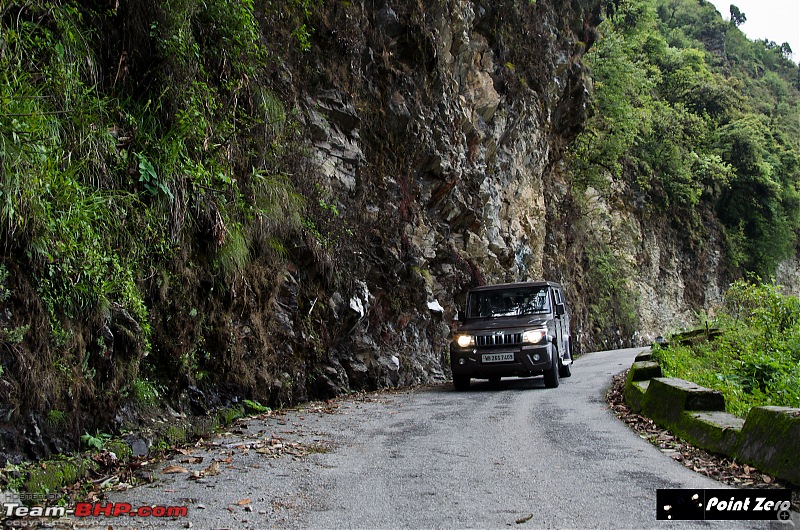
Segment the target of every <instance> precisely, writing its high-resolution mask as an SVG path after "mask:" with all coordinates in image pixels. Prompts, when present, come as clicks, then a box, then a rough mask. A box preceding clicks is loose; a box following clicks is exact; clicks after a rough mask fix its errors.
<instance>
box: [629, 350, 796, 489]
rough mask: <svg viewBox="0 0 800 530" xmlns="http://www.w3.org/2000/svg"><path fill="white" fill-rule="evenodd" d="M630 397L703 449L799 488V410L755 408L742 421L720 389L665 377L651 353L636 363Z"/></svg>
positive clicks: (640, 409) (663, 424) (641, 409)
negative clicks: (727, 457)
mask: <svg viewBox="0 0 800 530" xmlns="http://www.w3.org/2000/svg"><path fill="white" fill-rule="evenodd" d="M625 401H626V403H627V404H628V406H629V407H631V409H632V410H633V411H634V412H637V413H640V414H642V415H643V416H647V417H649V418H651V419H652V420H653V421H655V422H656V424H658V425H659V426H661V427H664V428H667V429H669V430H671V431H673V432H674V433H675V434H677V435H678V436H680V437H682V438H684V439H686V440H688V441H690V442H691V443H692V444H694V445H696V446H698V447H702V448H703V449H706V450H708V451H711V452H714V453H718V454H723V455H727V456H729V457H732V458H736V459H737V460H738V461H740V462H745V463H747V464H750V465H752V466H753V467H756V468H758V469H760V470H761V471H763V472H765V473H769V474H771V475H774V476H776V477H778V478H781V479H783V480H786V481H788V482H791V483H792V484H794V485H795V486H800V409H795V408H788V407H753V408H752V409H751V410H750V412H749V413H748V415H747V418H746V419H744V420H743V419H741V418H739V417H736V416H734V415H733V414H729V413H727V412H725V398H724V397H723V395H722V394H720V393H719V392H717V391H716V390H711V389H708V388H704V387H702V386H699V385H696V384H694V383H690V382H689V381H684V380H683V379H674V378H669V377H662V373H661V367H660V366H659V365H658V363H657V362H655V361H652V360H651V357H650V352H644V353H642V354H640V355H639V356H637V357H636V362H634V363H633V365H632V366H631V370H630V372H628V378H627V380H626V382H625Z"/></svg>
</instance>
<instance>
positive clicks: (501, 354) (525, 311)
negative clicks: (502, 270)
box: [450, 282, 572, 390]
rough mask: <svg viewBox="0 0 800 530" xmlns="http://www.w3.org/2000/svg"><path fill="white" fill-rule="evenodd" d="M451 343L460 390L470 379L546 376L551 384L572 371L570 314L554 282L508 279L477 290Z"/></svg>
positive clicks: (552, 385) (451, 363) (472, 294)
mask: <svg viewBox="0 0 800 530" xmlns="http://www.w3.org/2000/svg"><path fill="white" fill-rule="evenodd" d="M458 321H459V327H458V330H457V331H456V333H455V335H454V337H453V342H452V343H451V344H450V366H451V368H452V370H453V385H454V386H455V388H456V390H467V389H469V381H470V378H476V379H488V380H489V381H492V382H497V381H500V378H501V377H504V376H517V377H529V376H534V375H540V374H543V375H544V384H545V386H546V387H548V388H555V387H557V386H558V379H559V377H569V376H570V375H571V368H570V365H571V364H572V348H571V346H570V334H569V333H570V331H569V314H568V313H567V305H566V301H565V300H564V289H563V288H562V287H561V285H559V284H557V283H553V282H525V283H506V284H499V285H485V286H483V287H476V288H474V289H472V290H471V291H470V292H469V293H468V295H467V307H466V310H465V311H464V312H463V313H459V316H458Z"/></svg>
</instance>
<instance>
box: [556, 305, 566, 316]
mask: <svg viewBox="0 0 800 530" xmlns="http://www.w3.org/2000/svg"><path fill="white" fill-rule="evenodd" d="M566 312H567V306H566V305H564V303H560V304H556V316H557V317H560V316H563V315H564V314H566Z"/></svg>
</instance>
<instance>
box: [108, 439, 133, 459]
mask: <svg viewBox="0 0 800 530" xmlns="http://www.w3.org/2000/svg"><path fill="white" fill-rule="evenodd" d="M105 449H106V450H107V451H110V452H112V453H114V454H115V455H116V456H117V458H118V459H119V460H123V461H124V460H128V459H129V458H130V457H131V455H133V450H132V449H131V446H130V445H128V444H127V443H126V442H125V441H124V440H111V441H109V442H106V444H105Z"/></svg>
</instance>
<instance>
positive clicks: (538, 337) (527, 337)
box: [522, 329, 547, 344]
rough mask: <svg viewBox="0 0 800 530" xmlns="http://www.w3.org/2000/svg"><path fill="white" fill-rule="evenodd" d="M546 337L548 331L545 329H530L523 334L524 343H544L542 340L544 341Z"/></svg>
mask: <svg viewBox="0 0 800 530" xmlns="http://www.w3.org/2000/svg"><path fill="white" fill-rule="evenodd" d="M546 335H547V330H545V329H529V330H528V331H526V332H524V333H523V334H522V342H528V343H530V344H537V343H539V342H542V340H544V338H545V336H546Z"/></svg>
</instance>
